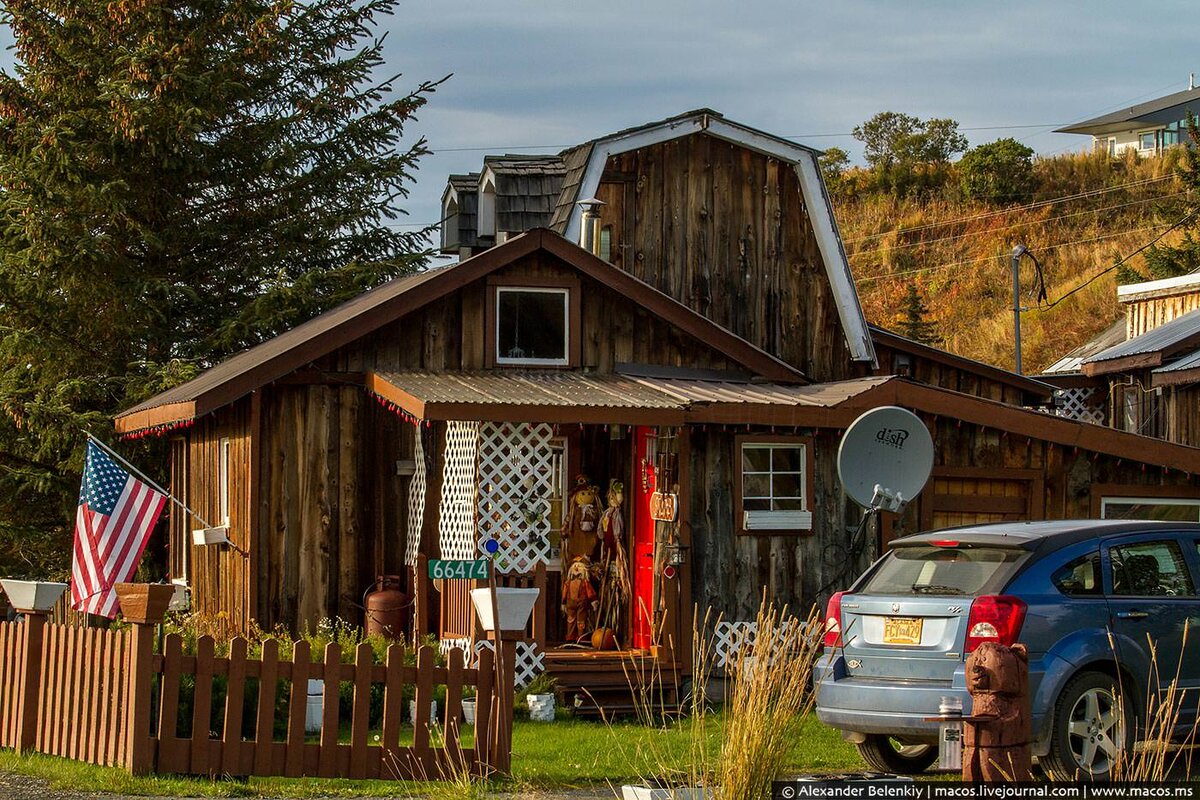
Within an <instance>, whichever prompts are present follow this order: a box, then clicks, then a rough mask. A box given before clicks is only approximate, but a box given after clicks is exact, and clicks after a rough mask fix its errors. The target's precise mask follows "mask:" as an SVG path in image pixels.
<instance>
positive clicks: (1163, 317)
mask: <svg viewBox="0 0 1200 800" xmlns="http://www.w3.org/2000/svg"><path fill="white" fill-rule="evenodd" d="M1117 299H1118V300H1119V301H1120V302H1121V304H1122V305H1123V306H1124V309H1125V317H1124V319H1121V320H1118V321H1117V322H1115V323H1113V325H1111V326H1110V327H1109V328H1107V329H1106V330H1105V331H1104V332H1102V333H1101V334H1100V335H1099V336H1097V337H1096V338H1095V339H1093V340H1092V341H1090V342H1088V343H1087V344H1085V345H1083V346H1081V347H1079V348H1077V349H1076V350H1074V351H1072V352H1071V353H1069V354H1067V355H1066V356H1064V357H1063V358H1062V359H1060V360H1059V361H1058V362H1057V363H1055V364H1054V365H1052V366H1051V367H1050V368H1049V369H1048V370H1046V372H1045V373H1044V374H1042V375H1040V376H1039V377H1040V378H1041V379H1042V380H1044V381H1046V382H1048V383H1051V384H1053V385H1055V386H1056V387H1057V388H1058V395H1059V405H1060V407H1061V408H1064V409H1068V410H1069V413H1071V415H1073V416H1075V417H1076V418H1081V419H1094V420H1095V421H1097V422H1102V423H1103V424H1105V425H1108V426H1110V427H1113V428H1117V429H1118V430H1123V431H1129V432H1131V433H1137V434H1141V435H1144V436H1153V437H1155V438H1158V439H1165V440H1167V441H1172V442H1177V443H1180V444H1187V445H1192V446H1200V275H1184V276H1181V277H1177V278H1167V279H1164V280H1157V281H1147V282H1143V283H1133V284H1126V285H1124V286H1120V287H1118V288H1117Z"/></svg>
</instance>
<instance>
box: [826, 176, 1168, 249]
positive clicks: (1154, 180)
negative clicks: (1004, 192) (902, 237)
mask: <svg viewBox="0 0 1200 800" xmlns="http://www.w3.org/2000/svg"><path fill="white" fill-rule="evenodd" d="M1174 177H1176V176H1175V174H1174V173H1169V174H1167V175H1160V176H1159V177H1157V178H1143V179H1142V180H1138V181H1130V182H1129V183H1121V184H1118V185H1116V186H1108V187H1105V188H1102V189H1089V190H1088V191H1086V192H1079V193H1078V194H1068V195H1063V196H1061V197H1052V198H1049V199H1047V200H1038V201H1036V202H1033V203H1028V204H1026V205H1023V206H1011V207H1009V208H1002V209H999V210H997V211H987V212H984V213H982V214H973V215H971V216H968V217H957V218H955V219H947V220H941V221H939V222H929V223H926V224H925V225H917V226H915V227H912V228H904V229H903V232H904V233H912V232H914V231H923V230H928V229H929V228H942V227H945V226H947V225H954V224H957V223H959V222H973V221H975V220H980V219H990V218H991V217H998V216H1001V215H1002V214H1011V213H1014V212H1017V211H1032V210H1034V209H1038V208H1044V207H1046V206H1053V205H1057V204H1059V203H1066V202H1068V201H1070V200H1083V199H1085V198H1088V197H1097V196H1099V195H1102V194H1107V193H1109V192H1116V191H1120V190H1121V189H1130V188H1133V187H1137V186H1145V185H1147V184H1151V183H1158V182H1159V181H1165V180H1170V179H1172V178H1174ZM897 230H898V229H897ZM897 230H890V231H881V232H880V233H869V234H867V235H865V236H858V237H855V238H854V239H844V240H843V243H844V244H850V243H852V242H861V241H863V240H865V239H878V238H880V237H881V236H889V235H891V234H893V233H896V232H897Z"/></svg>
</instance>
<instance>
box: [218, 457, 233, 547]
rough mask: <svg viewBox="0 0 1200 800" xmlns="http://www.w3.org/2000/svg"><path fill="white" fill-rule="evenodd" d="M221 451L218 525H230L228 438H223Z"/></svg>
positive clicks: (219, 461)
mask: <svg viewBox="0 0 1200 800" xmlns="http://www.w3.org/2000/svg"><path fill="white" fill-rule="evenodd" d="M220 448H221V449H220V453H219V454H218V459H219V460H218V462H217V486H218V487H219V489H220V495H219V498H220V499H219V503H220V508H219V509H218V511H217V517H218V518H219V522H217V524H218V525H224V526H225V527H226V528H228V527H229V451H230V449H231V444H230V441H229V439H228V438H225V439H222V440H221V444H220Z"/></svg>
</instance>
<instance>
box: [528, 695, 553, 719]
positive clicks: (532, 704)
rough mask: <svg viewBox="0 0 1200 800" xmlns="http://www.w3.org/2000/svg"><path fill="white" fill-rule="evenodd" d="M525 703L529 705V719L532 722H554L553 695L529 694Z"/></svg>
mask: <svg viewBox="0 0 1200 800" xmlns="http://www.w3.org/2000/svg"><path fill="white" fill-rule="evenodd" d="M526 702H527V703H528V705H529V718H530V719H531V720H533V721H534V722H553V721H554V695H552V694H531V695H529V697H528V699H527V700H526Z"/></svg>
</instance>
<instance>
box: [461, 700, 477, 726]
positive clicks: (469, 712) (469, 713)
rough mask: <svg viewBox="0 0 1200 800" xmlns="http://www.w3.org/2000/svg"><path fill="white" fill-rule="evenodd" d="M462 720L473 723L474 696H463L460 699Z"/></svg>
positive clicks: (469, 723)
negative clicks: (461, 699)
mask: <svg viewBox="0 0 1200 800" xmlns="http://www.w3.org/2000/svg"><path fill="white" fill-rule="evenodd" d="M462 710H463V722H465V723H467V724H468V725H474V724H475V698H474V697H464V698H463V701H462Z"/></svg>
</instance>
